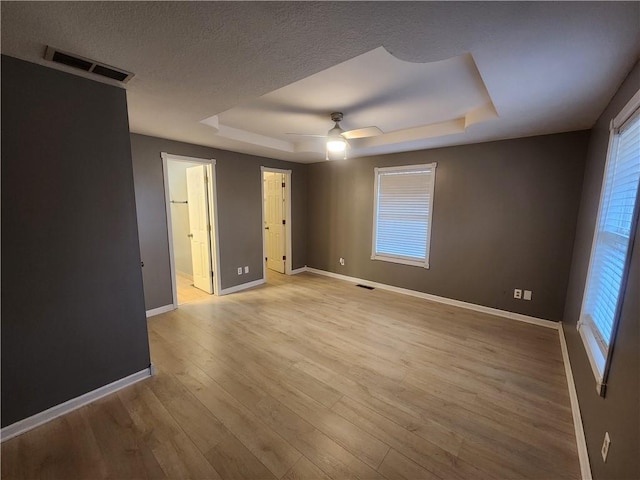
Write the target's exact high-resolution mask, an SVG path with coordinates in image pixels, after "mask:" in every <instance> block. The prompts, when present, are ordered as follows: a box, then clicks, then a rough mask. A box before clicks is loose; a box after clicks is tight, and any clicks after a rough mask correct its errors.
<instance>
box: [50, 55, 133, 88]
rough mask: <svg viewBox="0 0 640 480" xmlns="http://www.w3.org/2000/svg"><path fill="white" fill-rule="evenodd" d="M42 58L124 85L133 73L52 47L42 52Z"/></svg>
mask: <svg viewBox="0 0 640 480" xmlns="http://www.w3.org/2000/svg"><path fill="white" fill-rule="evenodd" d="M44 58H45V60H50V61H52V62H55V63H61V64H63V65H67V66H68V67H73V68H77V69H79V70H83V71H85V72H88V73H93V74H94V75H100V76H101V77H106V78H110V79H112V80H117V81H119V82H123V83H126V82H128V81H129V80H131V79H132V78H133V73H131V72H127V71H125V70H121V69H119V68H115V67H111V66H109V65H105V64H104V63H99V62H96V61H94V60H90V59H88V58H84V57H80V56H78V55H74V54H72V53H68V52H63V51H61V50H58V49H57V48H53V47H47V49H46V50H45V52H44Z"/></svg>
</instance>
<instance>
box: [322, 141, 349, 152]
mask: <svg viewBox="0 0 640 480" xmlns="http://www.w3.org/2000/svg"><path fill="white" fill-rule="evenodd" d="M346 148H347V142H346V141H345V140H344V139H342V138H330V139H328V140H327V150H328V151H330V152H334V153H339V152H344V151H345V149H346Z"/></svg>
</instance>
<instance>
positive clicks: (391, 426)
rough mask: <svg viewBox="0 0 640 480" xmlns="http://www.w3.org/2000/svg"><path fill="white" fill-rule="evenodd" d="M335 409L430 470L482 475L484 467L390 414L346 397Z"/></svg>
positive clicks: (459, 476)
mask: <svg viewBox="0 0 640 480" xmlns="http://www.w3.org/2000/svg"><path fill="white" fill-rule="evenodd" d="M333 410H334V411H336V412H337V413H339V414H340V415H342V416H344V417H345V418H347V419H349V420H351V421H352V422H353V423H355V424H356V425H358V426H360V427H361V428H363V429H366V430H367V431H368V432H370V433H371V434H372V435H375V436H376V437H377V438H379V439H381V440H382V441H384V442H385V443H386V444H388V445H389V446H391V448H392V449H395V450H397V451H399V452H401V453H402V454H404V455H406V456H407V457H408V458H410V459H411V460H413V461H414V462H416V463H418V464H419V465H421V466H422V467H424V468H425V469H426V470H429V471H430V472H431V473H432V474H434V475H435V476H437V477H440V478H447V479H449V478H452V479H464V478H482V477H483V475H482V473H481V472H480V471H478V470H477V469H476V468H474V467H473V466H472V465H471V464H467V463H466V462H463V461H460V460H459V459H458V458H457V457H456V456H455V455H452V454H450V453H449V452H447V451H446V450H444V449H442V448H440V447H439V446H438V445H436V444H435V443H432V442H430V441H428V440H425V439H424V438H422V437H419V436H418V435H415V434H414V433H413V432H410V431H409V430H406V429H404V428H402V427H400V426H399V425H398V424H397V423H395V422H392V421H391V420H389V419H387V418H386V417H384V416H382V415H380V414H378V413H376V412H374V411H373V410H371V409H369V408H367V407H365V406H363V405H361V404H359V403H358V402H356V401H354V400H352V399H350V398H349V397H343V398H342V399H340V401H339V402H338V403H336V404H335V405H334V406H333Z"/></svg>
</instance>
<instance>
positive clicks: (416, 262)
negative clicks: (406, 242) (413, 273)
mask: <svg viewBox="0 0 640 480" xmlns="http://www.w3.org/2000/svg"><path fill="white" fill-rule="evenodd" d="M371 260H382V261H383V262H391V263H401V264H402V265H411V266H412V267H422V268H426V269H428V268H429V263H428V262H427V261H425V260H410V259H408V258H401V257H392V256H387V255H371Z"/></svg>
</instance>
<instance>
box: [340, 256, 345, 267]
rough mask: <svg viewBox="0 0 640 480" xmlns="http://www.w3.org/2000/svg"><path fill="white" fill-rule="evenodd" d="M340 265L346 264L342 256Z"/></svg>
mask: <svg viewBox="0 0 640 480" xmlns="http://www.w3.org/2000/svg"><path fill="white" fill-rule="evenodd" d="M340 265H344V258H342V257H340Z"/></svg>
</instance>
